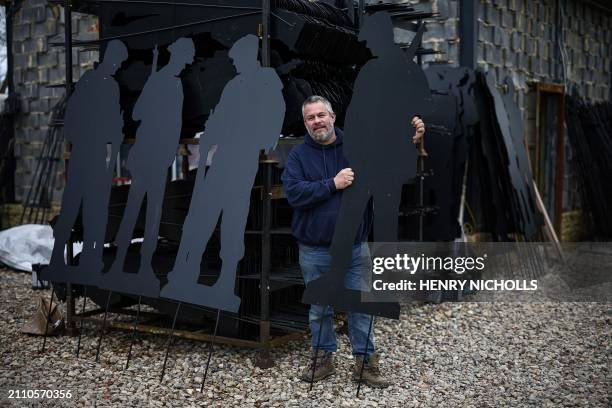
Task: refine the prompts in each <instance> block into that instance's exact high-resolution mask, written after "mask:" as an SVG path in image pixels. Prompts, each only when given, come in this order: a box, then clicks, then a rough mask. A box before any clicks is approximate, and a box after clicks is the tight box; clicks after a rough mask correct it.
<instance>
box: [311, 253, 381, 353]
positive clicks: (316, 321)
mask: <svg viewBox="0 0 612 408" xmlns="http://www.w3.org/2000/svg"><path fill="white" fill-rule="evenodd" d="M330 265H331V254H330V253H329V248H328V247H312V246H306V245H302V244H300V268H301V270H302V276H303V278H304V282H305V283H306V284H308V283H309V282H310V281H312V280H315V279H317V278H318V277H319V276H321V275H323V274H325V273H327V271H329V269H330ZM370 273H371V267H370V251H369V248H368V245H367V244H365V243H364V244H356V245H354V246H353V260H352V263H351V267H350V268H349V270H348V272H347V274H346V275H345V279H344V285H345V287H346V288H348V289H356V290H364V288H367V287H368V285H366V282H367V279H368V278H369V276H370ZM333 319H334V310H333V308H332V307H331V306H321V305H311V306H310V313H309V315H308V320H309V322H310V332H311V334H312V338H311V344H312V349H313V350H315V349H316V348H317V342H318V343H319V347H318V348H319V350H324V351H329V352H334V351H336V349H337V345H336V332H335V331H334V323H333ZM370 319H372V316H370V315H366V314H363V313H354V312H349V313H348V333H349V339H350V341H351V345H352V346H353V355H364V354H365V355H366V361H367V359H368V357H369V356H370V355H371V354H372V353H374V326H373V325H372V330H371V332H370V337H369V338H367V340H366V337H367V336H368V329H369V327H370ZM319 331H321V334H320V336H321V337H320V341H319ZM366 343H367V350H366Z"/></svg>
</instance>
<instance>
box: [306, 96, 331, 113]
mask: <svg viewBox="0 0 612 408" xmlns="http://www.w3.org/2000/svg"><path fill="white" fill-rule="evenodd" d="M317 102H322V103H323V105H325V109H327V111H328V112H329V113H331V114H332V115H335V113H334V109H333V108H332V105H331V103H330V102H329V101H328V100H327V99H325V98H324V97H322V96H319V95H312V96H309V97H308V98H306V100H305V101H304V103H303V104H302V118H304V109H305V108H306V105H310V104H313V103H317Z"/></svg>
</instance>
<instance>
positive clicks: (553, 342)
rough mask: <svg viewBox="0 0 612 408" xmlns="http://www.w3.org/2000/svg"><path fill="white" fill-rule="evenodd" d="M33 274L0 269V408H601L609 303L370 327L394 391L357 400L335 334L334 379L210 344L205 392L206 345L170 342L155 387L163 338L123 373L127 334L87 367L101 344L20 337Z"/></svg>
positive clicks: (471, 306) (29, 309)
mask: <svg viewBox="0 0 612 408" xmlns="http://www.w3.org/2000/svg"><path fill="white" fill-rule="evenodd" d="M29 285H30V276H29V275H28V274H25V273H17V272H13V271H10V270H6V269H0V302H1V303H0V304H1V309H0V313H1V315H0V321H1V322H2V323H1V324H2V326H1V327H0V356H1V360H2V361H1V363H2V364H1V367H0V390H1V392H2V395H0V406H7V405H8V406H20V407H22V406H86V407H92V406H99V407H102V406H128V407H149V406H151V407H162V406H168V407H171V406H172V407H174V406H180V407H187V406H219V407H228V406H242V407H251V406H254V407H259V406H291V407H304V406H314V407H321V406H342V407H343V406H347V407H349V406H385V407H387V406H389V407H399V406H402V407H412V406H414V407H522V406H538V407H539V406H554V407H558V406H585V407H587V406H588V407H608V406H610V403H611V401H610V400H611V397H610V389H611V384H610V377H609V374H608V372H609V370H610V338H611V334H612V333H611V329H610V320H611V316H612V308H611V307H610V304H596V303H540V304H535V303H531V304H501V303H460V304H459V303H444V304H441V305H421V306H413V307H405V308H404V310H403V311H402V315H401V319H400V320H399V321H391V320H386V319H381V320H379V321H378V323H377V324H376V330H375V336H376V342H377V346H378V347H379V349H380V350H381V352H382V366H383V370H384V372H385V374H386V375H387V376H388V377H389V379H391V380H392V381H393V383H394V385H393V386H391V387H389V388H387V389H384V390H376V389H371V388H369V387H363V388H362V390H361V394H360V396H359V398H356V396H355V393H356V389H357V387H356V384H355V383H353V382H351V380H350V369H351V367H352V358H351V354H350V345H349V343H348V339H347V338H346V336H343V335H341V336H339V338H338V339H339V351H338V353H336V364H337V371H338V372H337V374H336V375H335V376H333V377H331V378H329V379H327V380H324V381H323V382H320V383H317V384H315V386H314V388H313V390H312V391H310V392H309V391H308V384H306V383H303V382H300V381H299V379H298V378H297V374H298V372H299V371H300V370H301V369H302V368H303V367H304V366H305V364H306V362H307V361H306V349H307V344H308V343H307V338H306V337H304V338H303V339H301V340H299V341H293V342H291V343H288V344H286V345H284V346H283V347H281V348H277V349H275V350H274V351H273V357H274V360H275V363H276V365H275V367H274V368H273V369H269V370H261V369H259V368H257V367H255V366H254V361H255V359H256V358H257V353H256V352H255V351H253V350H248V349H238V348H234V347H228V346H217V347H216V350H215V353H214V355H213V360H212V363H211V369H210V371H209V375H208V378H207V382H206V386H205V389H204V392H203V393H200V392H199V388H200V383H201V379H202V374H203V368H204V365H205V359H206V356H207V354H206V347H207V346H206V344H204V343H198V342H193V341H187V340H182V339H177V340H176V342H175V343H174V347H173V349H172V354H171V358H170V361H169V364H168V369H167V371H166V377H165V380H164V382H163V383H162V384H160V383H159V374H160V372H161V367H162V364H163V356H164V350H165V348H164V347H165V337H162V336H152V335H141V336H140V337H139V341H138V342H137V344H136V345H135V347H134V357H133V359H132V362H131V365H130V367H129V369H128V370H125V371H124V370H123V367H124V364H125V357H126V355H127V348H128V345H129V340H130V334H129V333H128V332H121V331H113V332H111V333H110V334H109V335H107V336H106V337H105V338H104V344H103V346H102V352H101V357H100V363H99V364H97V363H95V362H94V355H95V345H96V341H97V339H96V336H95V335H94V333H93V332H92V331H91V330H90V331H88V332H86V335H85V336H84V337H83V343H82V344H83V349H82V354H81V358H80V359H77V358H76V357H75V355H74V350H75V347H76V341H77V339H76V338H73V337H69V336H60V337H53V338H49V339H48V343H47V351H46V352H45V353H44V354H39V353H38V352H37V350H38V349H39V348H40V346H41V338H40V337H33V336H28V335H24V334H21V333H20V329H21V326H22V325H23V323H24V322H25V321H26V320H27V319H28V318H29V317H30V316H31V315H32V313H33V312H34V311H35V309H36V299H37V298H38V296H40V295H41V294H45V295H46V296H47V298H48V296H49V295H50V293H49V291H45V292H40V291H36V292H35V291H32V290H31V289H30V288H29ZM9 389H21V390H22V389H64V390H71V393H72V398H71V399H70V400H59V399H56V400H50V399H47V400H38V401H36V402H30V401H25V400H15V399H12V400H9V399H7V396H8V390H9Z"/></svg>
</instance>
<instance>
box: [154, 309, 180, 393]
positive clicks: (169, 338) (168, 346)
mask: <svg viewBox="0 0 612 408" xmlns="http://www.w3.org/2000/svg"><path fill="white" fill-rule="evenodd" d="M180 308H181V302H179V303H178V305H176V312H174V320H173V321H172V330H170V334H169V335H168V345H167V346H166V357H164V366H163V367H162V373H161V376H160V377H159V382H162V381H163V379H164V374H165V373H166V363H167V362H168V354H169V353H170V346H171V345H172V340H173V339H174V337H173V335H174V326H176V318H177V316H178V313H179V309H180Z"/></svg>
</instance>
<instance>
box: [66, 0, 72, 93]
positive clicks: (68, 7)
mask: <svg viewBox="0 0 612 408" xmlns="http://www.w3.org/2000/svg"><path fill="white" fill-rule="evenodd" d="M64 45H65V47H64V51H65V53H66V55H65V58H66V99H67V98H68V97H69V96H70V95H71V94H72V6H71V4H70V0H65V1H64Z"/></svg>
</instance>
